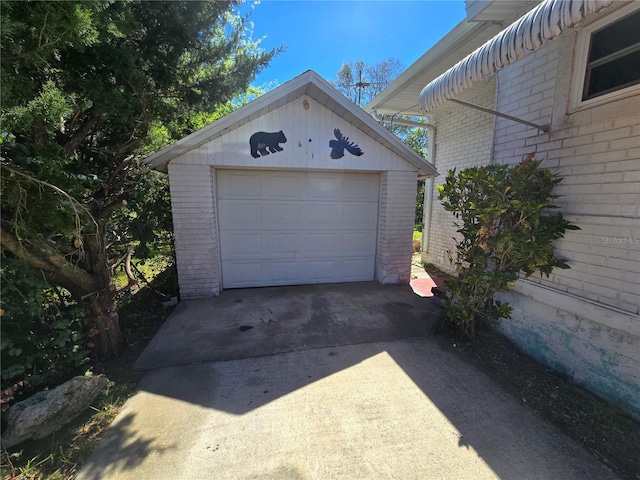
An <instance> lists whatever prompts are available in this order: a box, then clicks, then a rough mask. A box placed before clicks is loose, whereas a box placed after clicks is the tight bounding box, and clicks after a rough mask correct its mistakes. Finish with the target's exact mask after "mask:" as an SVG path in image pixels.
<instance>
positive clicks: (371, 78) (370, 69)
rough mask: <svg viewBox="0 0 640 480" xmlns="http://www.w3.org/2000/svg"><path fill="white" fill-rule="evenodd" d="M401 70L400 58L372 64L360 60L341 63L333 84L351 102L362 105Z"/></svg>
mask: <svg viewBox="0 0 640 480" xmlns="http://www.w3.org/2000/svg"><path fill="white" fill-rule="evenodd" d="M402 70H403V67H402V64H401V63H400V60H398V59H397V58H389V59H388V60H384V61H382V62H378V63H376V64H374V65H365V63H364V62H363V61H361V60H359V61H356V62H350V63H343V64H342V68H341V69H340V70H338V73H337V78H338V79H337V80H336V81H334V82H332V83H333V86H334V87H336V88H337V89H338V90H340V91H341V92H342V94H343V95H344V96H345V97H347V98H349V99H350V100H351V101H352V102H353V103H355V104H356V105H358V106H359V107H362V106H363V105H366V104H367V103H369V102H370V101H371V100H372V99H373V97H375V96H376V95H378V94H379V93H380V92H381V91H382V90H383V89H384V88H385V87H386V86H387V85H389V83H391V82H392V81H393V79H394V78H396V77H397V76H398V75H399V74H400V73H401V72H402Z"/></svg>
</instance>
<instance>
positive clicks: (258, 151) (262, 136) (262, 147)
mask: <svg viewBox="0 0 640 480" xmlns="http://www.w3.org/2000/svg"><path fill="white" fill-rule="evenodd" d="M280 143H287V137H285V136H284V133H283V132H282V130H280V131H279V132H274V133H268V132H256V133H254V134H253V135H251V138H250V139H249V145H251V156H252V157H253V158H258V157H260V156H262V157H264V156H265V155H269V152H271V153H276V152H281V151H282V150H284V148H282V147H281V146H280V145H279V144H280Z"/></svg>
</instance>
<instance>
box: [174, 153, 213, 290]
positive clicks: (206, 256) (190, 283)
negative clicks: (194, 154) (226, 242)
mask: <svg viewBox="0 0 640 480" xmlns="http://www.w3.org/2000/svg"><path fill="white" fill-rule="evenodd" d="M169 179H170V190H171V211H172V215H173V227H174V232H175V238H176V262H177V266H178V281H179V284H180V297H181V298H182V299H189V298H198V297H207V296H213V295H218V294H219V293H220V282H219V278H220V275H219V268H218V260H217V259H218V258H219V255H218V236H217V235H216V229H215V219H216V215H215V210H214V205H215V203H214V181H213V169H212V168H211V167H210V166H208V165H185V164H173V163H169Z"/></svg>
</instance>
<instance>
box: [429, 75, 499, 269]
mask: <svg viewBox="0 0 640 480" xmlns="http://www.w3.org/2000/svg"><path fill="white" fill-rule="evenodd" d="M481 89H482V91H481V92H480V93H478V94H477V95H476V96H475V97H473V98H465V100H466V101H468V102H469V103H473V104H475V105H479V106H482V107H486V108H493V107H494V98H495V81H493V80H492V81H491V82H489V83H488V84H486V85H483V86H482V87H481ZM429 119H430V120H431V122H432V123H434V124H435V125H436V139H435V143H436V148H435V152H436V153H435V166H436V168H437V169H438V172H440V176H439V177H437V178H436V179H435V182H434V184H435V185H434V189H433V193H432V198H433V203H432V207H431V227H430V230H429V238H428V239H427V241H428V245H427V251H426V252H423V253H422V260H423V261H424V262H429V263H433V264H434V265H436V266H438V267H439V268H441V269H443V270H445V271H451V265H450V263H449V257H448V254H447V251H449V250H451V251H453V250H454V247H455V243H454V241H453V237H455V236H456V235H457V233H456V227H455V226H454V224H453V222H454V220H455V219H454V217H453V215H452V214H450V213H448V212H446V211H445V210H444V208H443V207H442V203H441V202H440V200H438V190H437V185H442V184H443V183H444V182H445V179H446V176H447V172H448V171H449V170H451V169H452V168H456V169H457V171H460V170H462V169H465V168H467V167H472V166H478V165H486V164H488V163H489V160H490V158H491V140H492V131H493V123H494V117H493V116H492V115H489V114H487V113H483V112H480V111H478V110H474V109H472V108H469V107H465V106H462V105H457V104H454V103H445V105H444V106H443V107H441V108H439V109H438V110H437V111H435V112H433V113H432V114H430V116H429Z"/></svg>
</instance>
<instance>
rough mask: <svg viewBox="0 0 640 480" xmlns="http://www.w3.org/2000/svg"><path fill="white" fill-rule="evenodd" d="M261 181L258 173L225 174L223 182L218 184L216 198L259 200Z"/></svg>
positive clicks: (235, 172) (236, 172) (231, 172)
mask: <svg viewBox="0 0 640 480" xmlns="http://www.w3.org/2000/svg"><path fill="white" fill-rule="evenodd" d="M261 196H262V180H261V176H260V174H259V173H258V172H244V171H242V172H238V171H228V172H225V180H224V182H219V183H218V198H240V199H244V198H260V197H261Z"/></svg>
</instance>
